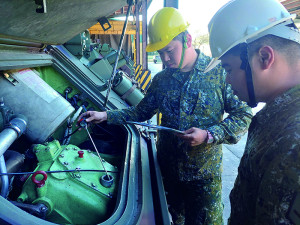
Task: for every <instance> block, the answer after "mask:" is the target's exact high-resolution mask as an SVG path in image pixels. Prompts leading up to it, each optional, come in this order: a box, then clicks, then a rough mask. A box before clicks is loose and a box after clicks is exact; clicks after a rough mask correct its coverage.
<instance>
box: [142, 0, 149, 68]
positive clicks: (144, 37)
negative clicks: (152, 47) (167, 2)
mask: <svg viewBox="0 0 300 225" xmlns="http://www.w3.org/2000/svg"><path fill="white" fill-rule="evenodd" d="M147 9H148V6H147V0H142V12H143V13H142V15H143V20H142V46H143V47H142V49H143V55H142V56H143V69H144V70H147V69H148V57H147V55H148V54H147V52H146V47H147Z"/></svg>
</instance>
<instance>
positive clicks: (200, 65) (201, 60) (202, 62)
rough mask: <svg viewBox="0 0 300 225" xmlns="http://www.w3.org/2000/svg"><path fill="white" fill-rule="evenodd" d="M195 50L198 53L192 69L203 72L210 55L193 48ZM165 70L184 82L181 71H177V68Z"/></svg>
mask: <svg viewBox="0 0 300 225" xmlns="http://www.w3.org/2000/svg"><path fill="white" fill-rule="evenodd" d="M195 50H196V52H197V54H198V58H197V60H196V63H195V66H194V68H193V70H194V71H195V70H196V71H198V72H204V70H205V68H206V66H207V65H208V63H209V62H210V60H211V57H209V56H206V55H204V54H203V53H202V52H201V51H200V50H199V49H195ZM166 70H167V72H168V73H170V74H172V77H173V78H175V79H176V80H178V81H179V82H184V80H183V76H182V72H180V71H178V69H166ZM193 70H192V72H191V74H192V73H194V71H193ZM191 74H190V75H191Z"/></svg>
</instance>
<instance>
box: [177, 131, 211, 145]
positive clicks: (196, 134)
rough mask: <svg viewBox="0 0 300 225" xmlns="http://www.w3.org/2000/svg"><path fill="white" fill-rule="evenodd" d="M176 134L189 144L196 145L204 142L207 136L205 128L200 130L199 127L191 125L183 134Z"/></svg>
mask: <svg viewBox="0 0 300 225" xmlns="http://www.w3.org/2000/svg"><path fill="white" fill-rule="evenodd" d="M178 136H179V137H180V138H182V139H184V140H185V141H186V142H187V143H189V144H190V145H191V146H197V145H200V144H202V143H204V142H205V140H206V138H207V132H206V130H201V129H200V128H196V127H192V128H190V129H188V130H186V131H184V134H179V135H178Z"/></svg>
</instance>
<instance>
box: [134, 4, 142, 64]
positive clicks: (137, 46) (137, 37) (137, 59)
mask: <svg viewBox="0 0 300 225" xmlns="http://www.w3.org/2000/svg"><path fill="white" fill-rule="evenodd" d="M139 11H140V3H139V1H138V0H135V22H136V25H135V26H136V34H135V62H136V65H139V64H140V57H141V56H140V55H141V54H140V33H141V32H140V14H139Z"/></svg>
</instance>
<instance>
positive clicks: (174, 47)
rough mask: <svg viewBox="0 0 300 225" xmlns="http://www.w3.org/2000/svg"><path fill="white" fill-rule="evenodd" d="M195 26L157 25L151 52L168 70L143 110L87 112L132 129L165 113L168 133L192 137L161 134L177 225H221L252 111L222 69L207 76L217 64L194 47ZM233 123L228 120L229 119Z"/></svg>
mask: <svg viewBox="0 0 300 225" xmlns="http://www.w3.org/2000/svg"><path fill="white" fill-rule="evenodd" d="M186 28H187V24H186V23H185V22H184V20H183V18H182V16H181V15H180V14H179V12H178V11H177V10H176V9H174V8H168V7H166V8H163V9H161V10H159V11H158V12H157V13H156V14H155V15H154V16H153V17H152V19H151V21H150V24H149V38H150V44H149V45H148V46H147V49H146V50H147V51H156V50H158V52H159V54H160V56H161V59H162V62H163V63H164V64H165V65H166V67H167V68H166V69H165V70H163V71H161V72H160V73H158V74H157V75H156V76H155V77H154V78H153V81H152V84H151V86H150V88H149V89H148V91H147V94H146V95H145V97H144V99H143V100H142V101H141V102H140V103H139V104H138V105H137V106H136V107H130V108H128V109H123V110H110V111H107V112H95V111H94V112H86V113H85V114H83V116H87V117H88V118H87V122H91V121H93V122H95V123H98V122H102V121H105V120H107V121H108V123H113V124H124V122H126V121H146V120H148V119H150V118H151V117H152V116H153V115H155V114H156V113H158V112H159V113H161V114H162V118H161V125H162V126H166V127H170V128H175V129H179V130H183V131H185V134H184V135H179V136H177V135H175V134H173V133H170V132H167V131H159V134H158V142H157V150H158V159H159V163H160V167H161V171H162V175H163V178H164V185H165V189H166V192H167V193H168V194H167V200H168V204H170V205H171V207H170V212H171V214H172V215H173V220H174V222H175V224H184V223H185V224H221V223H222V211H223V206H222V202H221V191H222V190H221V187H222V183H221V173H222V148H221V145H220V144H221V143H224V142H226V143H236V142H237V141H238V140H239V139H240V137H241V136H242V135H243V134H245V132H246V131H247V128H248V125H249V123H250V121H251V118H252V113H251V109H250V107H248V106H247V105H246V104H245V103H243V102H241V101H240V100H239V99H238V98H237V97H236V96H235V95H234V94H233V93H232V90H231V87H230V85H227V84H226V83H225V76H224V72H223V70H222V69H221V68H220V67H218V68H216V69H214V70H213V71H212V72H211V73H209V74H204V73H203V71H204V69H205V67H206V66H207V65H208V63H209V61H210V59H211V58H209V57H207V56H205V55H204V54H203V53H201V52H199V51H195V49H194V48H193V47H192V45H191V42H192V39H191V35H190V34H188V33H187V32H186ZM225 111H226V112H227V113H228V114H229V115H228V117H227V118H226V119H224V120H223V114H224V112H225Z"/></svg>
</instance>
